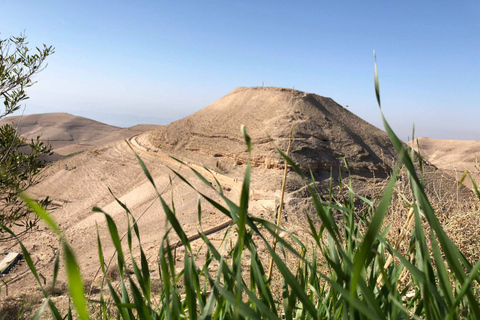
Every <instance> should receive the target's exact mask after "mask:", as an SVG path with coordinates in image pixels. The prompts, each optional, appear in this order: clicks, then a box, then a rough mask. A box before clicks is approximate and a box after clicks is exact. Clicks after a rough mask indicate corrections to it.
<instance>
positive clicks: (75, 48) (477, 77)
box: [0, 0, 480, 140]
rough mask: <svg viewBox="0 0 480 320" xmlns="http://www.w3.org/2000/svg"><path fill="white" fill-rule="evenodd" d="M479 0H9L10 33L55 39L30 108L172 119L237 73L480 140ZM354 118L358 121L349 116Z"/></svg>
mask: <svg viewBox="0 0 480 320" xmlns="http://www.w3.org/2000/svg"><path fill="white" fill-rule="evenodd" d="M479 17H480V2H479V1H322V2H320V1H300V0H298V1H294V0H290V1H286V0H285V1H267V0H256V1H161V0H156V1H106V0H105V1H66V0H64V1H24V0H14V1H12V0H3V1H2V4H1V12H0V32H1V35H0V37H1V38H6V37H9V36H11V35H18V34H19V33H20V32H23V31H26V34H27V36H28V38H29V41H30V44H31V45H41V44H42V43H46V44H49V45H53V46H54V47H55V48H56V53H55V54H54V55H53V56H51V57H50V59H49V61H48V63H49V65H48V67H47V69H46V70H44V71H43V72H42V73H41V74H39V75H38V76H37V77H36V80H37V81H38V83H37V84H36V85H35V86H34V87H32V88H31V89H30V90H29V92H28V93H29V95H30V97H31V99H30V100H28V101H27V103H26V111H25V113H27V114H28V113H40V112H69V113H72V114H75V115H81V116H85V117H89V118H92V119H96V120H99V121H103V122H106V123H109V124H113V125H118V126H130V125H134V124H137V123H158V124H166V123H169V122H171V121H173V120H176V119H179V118H181V117H183V116H186V115H188V114H190V113H193V112H195V111H197V110H199V109H201V108H203V107H205V106H207V105H208V104H210V103H212V102H214V101H215V100H217V99H219V98H220V97H222V96H224V95H225V94H227V93H228V92H230V91H231V90H233V89H235V88H236V87H239V86H261V85H262V82H264V83H265V86H277V87H289V88H291V87H292V86H295V88H296V89H299V90H302V91H307V92H312V93H316V94H319V95H323V96H327V97H331V98H333V99H334V100H335V101H337V102H338V103H340V104H342V105H349V106H350V107H349V109H350V110H351V111H352V112H354V113H355V114H357V115H358V116H360V117H362V118H364V119H365V120H367V121H369V122H370V123H372V124H374V125H376V126H378V127H381V122H380V115H379V112H378V108H377V106H376V101H375V94H374V87H373V56H372V51H373V50H376V52H377V59H378V66H379V72H380V82H381V93H382V103H383V108H384V112H385V114H386V115H387V117H388V119H389V121H390V123H391V124H392V125H393V126H394V128H396V129H397V131H398V133H399V135H400V136H401V138H402V139H404V140H406V139H407V137H408V135H409V134H410V133H411V127H412V124H413V122H415V125H416V132H417V135H418V136H429V137H432V138H442V139H445V138H452V139H471V140H480V125H479V119H480V18H479ZM353 125H355V124H352V126H353Z"/></svg>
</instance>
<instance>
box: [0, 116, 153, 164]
mask: <svg viewBox="0 0 480 320" xmlns="http://www.w3.org/2000/svg"><path fill="white" fill-rule="evenodd" d="M7 123H8V124H12V123H13V125H14V126H15V127H16V128H17V129H18V131H19V133H20V135H22V136H24V137H25V138H26V139H27V140H30V139H36V138H37V136H40V138H41V139H42V140H43V141H46V142H48V143H50V144H51V145H52V146H53V149H54V150H53V151H54V153H55V155H54V156H53V158H52V159H53V160H56V159H58V158H60V157H62V156H67V155H70V154H73V153H76V152H79V151H83V150H85V149H87V148H90V147H95V146H100V145H103V144H106V143H108V142H112V141H115V140H121V139H125V138H129V137H131V136H132V135H135V134H139V133H141V132H144V131H147V130H151V129H154V128H156V127H158V126H157V125H137V126H134V127H131V128H119V127H115V126H111V125H108V124H105V123H102V122H98V121H95V120H91V119H87V118H84V117H79V116H74V115H71V114H68V113H41V114H32V115H25V116H10V117H6V118H4V119H1V120H0V125H3V124H7Z"/></svg>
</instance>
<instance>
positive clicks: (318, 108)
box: [138, 87, 395, 176]
mask: <svg viewBox="0 0 480 320" xmlns="http://www.w3.org/2000/svg"><path fill="white" fill-rule="evenodd" d="M292 123H294V124H295V127H294V133H293V142H292V149H291V156H292V158H293V160H295V161H296V163H298V164H299V165H300V166H301V168H302V169H304V170H309V169H312V170H313V171H314V172H315V173H316V175H317V176H318V175H322V176H323V175H324V174H325V172H328V174H329V173H330V170H331V169H333V170H334V171H337V172H338V167H339V166H340V167H342V166H343V163H344V161H343V158H346V159H347V160H348V161H349V164H350V169H351V173H352V174H355V175H360V176H372V174H375V175H377V176H384V175H385V173H386V171H388V170H389V165H390V164H391V163H392V161H393V159H394V158H395V152H394V149H393V146H392V145H391V143H390V140H389V139H388V136H387V135H386V133H385V132H383V131H381V130H380V129H378V128H376V127H374V126H372V125H371V124H369V123H367V122H366V121H364V120H362V119H360V118H359V117H357V116H356V115H354V114H353V113H351V112H350V111H348V110H346V109H345V108H344V107H342V106H340V105H339V104H337V103H336V102H335V101H333V100H332V99H331V98H326V97H322V96H319V95H316V94H310V93H305V92H302V91H298V90H292V89H284V88H272V87H270V88H263V87H252V88H245V87H240V88H237V89H235V90H233V91H232V92H230V93H229V94H227V95H226V96H224V97H223V98H221V99H219V100H217V101H216V102H214V103H212V104H211V105H209V106H207V107H206V108H204V109H202V110H200V111H198V112H196V113H194V114H192V115H190V116H188V117H185V118H183V119H180V120H178V121H176V122H173V123H172V124H170V125H168V126H164V127H161V128H159V129H158V130H155V131H151V132H148V133H145V134H144V135H143V136H141V137H139V139H138V140H139V142H140V143H142V144H144V145H148V147H149V148H150V149H153V150H162V151H164V152H166V153H171V154H175V155H178V156H183V157H188V158H193V159H195V160H197V161H198V160H199V157H202V156H201V155H203V158H202V162H203V163H204V165H209V164H211V160H209V159H212V158H215V159H216V165H217V166H219V164H220V166H221V167H222V168H224V169H226V170H228V168H230V167H232V166H235V165H238V164H242V163H244V162H246V159H247V154H246V147H245V142H244V141H243V138H242V135H241V133H240V127H241V125H242V124H243V125H245V126H246V127H247V130H248V133H249V135H250V136H251V138H252V144H253V154H252V163H253V164H254V165H255V166H258V167H264V168H280V167H283V166H279V163H282V162H283V161H282V159H281V157H280V156H279V154H278V152H277V151H276V150H275V145H277V146H278V147H279V148H280V149H282V150H285V149H286V147H287V145H288V137H289V132H290V128H291V125H292ZM322 172H323V174H322Z"/></svg>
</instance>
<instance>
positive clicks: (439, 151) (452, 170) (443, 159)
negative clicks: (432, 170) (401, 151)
mask: <svg viewBox="0 0 480 320" xmlns="http://www.w3.org/2000/svg"><path fill="white" fill-rule="evenodd" d="M409 144H410V145H411V146H413V147H414V148H415V150H417V151H418V150H420V154H421V155H422V157H424V159H426V160H428V161H429V162H430V163H432V164H433V165H435V166H436V167H438V168H439V169H442V170H444V171H445V172H448V173H449V174H450V175H451V176H452V177H454V178H455V179H457V180H460V179H462V176H463V174H464V172H465V171H468V173H469V174H470V175H471V177H472V178H473V179H474V181H475V182H476V183H477V184H478V183H479V182H480V163H479V158H478V157H479V156H480V141H474V140H437V139H431V138H418V139H415V141H411V142H409ZM464 183H465V185H467V186H468V187H473V185H472V183H471V180H470V179H469V178H467V179H465V180H464Z"/></svg>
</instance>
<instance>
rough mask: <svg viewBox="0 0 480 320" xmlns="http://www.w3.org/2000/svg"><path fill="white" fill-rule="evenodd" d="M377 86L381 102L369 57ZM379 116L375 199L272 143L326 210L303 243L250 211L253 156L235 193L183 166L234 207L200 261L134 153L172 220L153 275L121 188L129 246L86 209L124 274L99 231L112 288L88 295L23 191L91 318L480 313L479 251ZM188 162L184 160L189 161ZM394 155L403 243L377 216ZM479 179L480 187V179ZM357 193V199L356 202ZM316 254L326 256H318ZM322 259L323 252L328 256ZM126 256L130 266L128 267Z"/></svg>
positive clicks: (82, 311)
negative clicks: (382, 133) (383, 170)
mask: <svg viewBox="0 0 480 320" xmlns="http://www.w3.org/2000/svg"><path fill="white" fill-rule="evenodd" d="M375 91H376V96H377V101H378V104H379V107H380V112H381V113H382V111H381V103H380V89H379V84H378V76H377V67H376V63H375ZM382 118H383V123H384V127H385V130H386V132H387V134H388V135H389V137H390V139H391V141H392V143H393V145H394V147H395V149H396V151H397V153H398V159H399V161H398V163H397V165H396V166H395V168H394V170H393V172H392V175H391V177H390V179H389V181H388V183H387V185H386V187H385V188H384V190H383V194H382V195H381V197H379V201H378V202H373V201H370V200H368V199H366V198H363V197H361V196H359V195H356V194H355V193H354V190H353V189H352V188H351V186H348V185H347V186H344V187H345V188H346V190H348V193H347V194H346V195H344V196H342V197H341V198H337V199H335V198H334V197H333V195H332V194H331V197H330V199H328V200H327V201H325V200H323V199H322V198H321V197H320V195H319V193H318V190H316V184H315V181H314V180H313V179H312V178H311V177H307V176H305V175H304V173H303V172H302V171H301V170H300V169H299V167H298V166H297V165H296V164H295V163H294V162H293V161H292V160H291V159H290V158H289V157H288V156H286V155H285V154H284V153H283V152H282V151H280V150H278V152H279V153H280V154H281V155H282V157H283V158H284V160H285V163H286V164H288V165H289V166H290V167H291V168H292V169H293V170H294V171H295V172H296V173H297V174H299V175H300V176H301V177H302V178H303V179H304V181H305V185H306V187H307V189H308V190H309V192H310V196H311V201H312V203H313V206H314V208H315V214H316V220H317V221H320V222H321V224H318V223H316V222H315V221H313V219H312V218H310V216H308V215H307V220H308V224H309V227H310V242H313V243H314V244H315V245H314V246H313V247H312V246H310V245H309V246H308V248H307V246H306V245H305V244H304V243H302V242H301V241H300V240H298V239H297V238H296V237H295V236H294V235H293V234H291V233H289V232H287V231H286V230H282V229H280V228H279V227H277V226H276V225H275V224H273V223H272V222H270V221H267V220H264V219H260V218H258V217H255V216H252V215H250V214H249V212H248V206H249V190H250V163H249V162H248V163H247V165H246V169H245V175H244V179H243V185H242V191H241V197H240V201H239V203H238V204H237V203H235V202H234V201H232V200H231V199H229V198H228V197H227V196H226V195H225V194H224V192H223V189H222V186H221V184H220V183H219V182H218V181H216V186H217V187H214V185H212V184H211V183H210V182H209V181H208V180H207V178H206V177H204V176H203V175H202V174H200V173H199V172H198V171H196V170H195V169H194V168H191V167H190V169H191V170H192V172H193V173H194V174H195V175H196V176H197V178H198V179H199V180H201V181H202V182H203V183H204V184H205V186H206V187H208V188H211V189H213V190H214V191H215V192H216V194H217V195H218V197H219V198H221V199H222V200H223V202H224V204H221V203H220V202H218V201H216V200H215V199H213V198H212V197H209V196H207V195H206V194H205V193H203V192H201V191H200V190H197V192H198V193H199V195H200V197H201V198H202V199H203V200H202V201H206V202H208V203H209V204H211V205H213V206H214V207H215V208H216V209H217V210H219V211H220V212H221V213H223V214H224V215H226V216H227V217H228V218H230V219H232V220H233V228H234V230H235V232H236V234H237V236H236V237H235V238H233V239H234V240H233V244H232V246H230V245H227V241H224V242H223V243H222V245H221V246H220V248H217V247H216V246H214V245H213V244H212V243H211V241H210V240H209V238H208V237H207V236H206V235H205V234H204V233H203V232H202V231H200V232H199V234H200V237H201V239H202V241H203V245H204V246H205V248H206V259H205V261H204V262H202V263H199V262H198V259H196V253H195V252H194V251H193V250H192V246H191V244H190V241H189V239H188V237H187V235H186V234H185V232H184V230H183V229H182V227H181V224H180V223H179V221H178V220H177V218H176V215H175V207H174V206H173V205H171V206H169V205H168V204H167V203H166V202H165V200H164V199H163V198H162V196H161V194H160V193H159V192H158V190H157V188H156V186H155V183H154V180H153V178H152V176H151V175H150V173H149V171H148V169H147V167H146V166H145V164H144V162H143V161H142V160H141V158H140V157H139V156H138V155H137V158H138V161H139V163H140V165H141V167H142V169H143V171H144V173H145V175H146V176H147V178H148V180H149V181H150V182H151V184H152V186H153V188H154V190H155V192H156V193H157V197H158V199H159V201H160V202H161V204H162V207H163V210H164V212H165V215H166V218H167V221H168V231H167V232H166V234H165V235H164V236H163V239H162V244H161V246H160V248H159V251H158V273H159V275H160V280H157V279H155V280H153V279H152V274H151V272H150V269H149V265H148V261H147V257H146V255H145V253H144V251H143V248H142V245H141V237H140V230H139V228H138V226H137V223H136V220H135V218H134V216H133V215H132V214H131V213H130V211H129V209H128V208H127V206H126V205H125V204H123V203H122V202H121V201H120V200H118V199H117V202H118V203H119V205H121V206H122V207H123V208H124V209H125V212H126V214H127V219H128V229H127V230H128V231H127V246H126V249H125V250H124V245H123V244H122V242H121V240H120V236H119V233H118V230H117V226H116V224H115V222H114V221H113V219H112V218H111V217H110V215H109V214H108V213H106V212H104V211H102V210H101V209H100V208H94V209H93V210H94V211H96V212H101V213H103V214H104V216H105V218H106V221H107V225H108V229H109V233H110V236H111V239H112V241H113V244H114V246H115V249H116V251H117V263H116V265H117V268H118V276H117V278H118V280H117V281H118V283H119V287H118V288H117V287H116V286H115V285H114V284H113V283H112V281H111V279H112V278H111V277H109V276H108V274H107V273H108V271H107V270H106V268H105V258H104V255H103V250H102V243H101V241H100V237H98V238H97V239H98V254H99V260H100V267H101V270H102V272H103V275H104V283H105V287H104V288H105V289H106V291H108V294H107V293H106V292H105V293H104V291H105V290H103V288H102V290H100V299H99V300H98V301H87V299H86V298H85V295H84V289H83V288H84V287H83V284H82V280H81V277H80V272H79V268H78V265H77V263H76V261H75V258H74V255H73V252H72V250H71V248H70V246H69V244H68V243H67V242H66V240H65V238H64V237H63V235H62V233H61V231H60V229H59V228H58V226H57V225H56V224H55V222H54V221H53V220H52V219H51V218H50V216H48V214H47V213H46V212H45V211H44V210H43V209H42V208H41V207H40V206H38V205H37V204H36V203H35V202H33V201H30V200H29V199H26V201H27V204H28V205H29V206H30V207H31V208H32V209H33V210H35V212H37V214H38V215H39V216H40V218H42V219H43V220H44V221H45V222H46V223H47V225H48V226H49V227H50V228H51V229H52V230H54V231H55V232H56V233H57V234H58V235H59V238H60V241H61V244H62V250H63V254H64V258H65V261H66V268H67V276H68V280H69V281H68V282H69V288H70V296H71V300H72V302H73V305H74V307H75V309H76V310H77V315H78V317H79V318H80V319H90V314H89V312H88V309H87V305H88V303H90V304H97V306H99V309H100V312H99V314H97V316H98V317H99V318H102V319H110V318H113V317H115V318H121V319H179V318H188V319H271V320H273V319H406V318H408V319H410V318H414V319H459V318H465V319H479V318H480V303H479V300H478V297H479V292H478V291H476V289H475V288H476V286H478V284H479V281H480V275H479V269H480V261H478V262H476V264H475V265H472V264H471V263H470V262H469V261H468V260H467V259H466V258H465V256H464V255H463V254H462V252H461V251H460V250H459V249H458V248H457V247H456V246H455V245H454V243H453V242H452V240H451V239H450V238H449V237H448V236H447V234H446V233H445V231H444V229H443V228H442V226H441V224H440V222H439V220H438V219H437V217H436V215H435V211H434V209H433V208H432V206H431V204H430V202H429V200H428V198H427V196H426V194H425V190H424V187H423V184H422V180H421V178H420V177H419V176H418V174H417V170H416V169H415V166H414V162H415V161H416V159H415V155H414V154H413V153H408V152H407V150H406V149H405V146H404V144H403V143H402V142H401V141H400V140H399V139H398V137H397V136H396V135H395V133H394V132H393V131H392V129H391V128H390V126H389V124H388V122H387V121H386V120H385V118H384V117H383V113H382ZM242 133H243V136H244V138H245V142H246V145H247V148H248V152H250V151H251V148H252V146H251V141H250V138H249V136H248V134H247V132H246V130H245V128H242ZM177 161H179V162H181V161H180V160H177ZM183 165H185V166H188V165H187V164H185V163H183ZM401 167H404V168H405V170H406V172H407V175H408V181H409V185H410V188H411V190H412V194H413V201H411V202H410V207H409V212H410V215H409V217H410V218H409V219H410V221H411V226H410V225H409V224H406V227H407V228H408V229H409V230H408V231H411V237H410V239H408V238H406V237H405V242H406V243H408V246H407V252H406V254H402V253H400V252H399V251H398V244H397V243H392V242H391V241H389V240H388V239H387V236H386V235H387V232H388V227H387V228H386V229H385V228H384V227H383V226H384V219H385V216H386V215H387V213H388V211H389V207H390V204H391V200H392V197H393V195H394V187H395V183H396V180H397V175H398V172H399V170H400V168H401ZM174 174H175V175H176V176H177V177H178V178H179V179H180V180H182V181H183V182H184V183H186V184H187V185H189V186H190V187H191V188H194V189H195V187H194V185H193V184H190V182H189V181H188V180H187V179H185V178H184V177H183V176H182V175H181V174H180V173H179V172H175V171H174ZM213 177H214V176H213ZM473 183H474V182H473ZM474 187H475V190H476V193H477V195H478V196H479V198H480V192H479V191H478V189H477V187H476V185H475V184H474ZM355 199H360V200H361V201H362V202H363V204H364V205H363V206H362V210H361V211H359V210H358V204H357V205H356V204H355ZM201 203H202V202H201V201H199V203H198V216H199V220H201V218H202V205H201ZM338 217H341V219H338ZM422 223H426V224H427V225H428V227H429V228H428V232H426V233H425V232H424V230H425V229H424V227H423V226H422ZM318 225H319V227H318ZM7 231H8V229H7ZM170 234H175V235H176V237H178V238H179V239H180V242H181V245H182V246H183V247H184V248H185V250H184V257H183V266H182V267H181V269H180V271H178V269H177V267H178V265H176V264H175V261H174V253H173V250H174V249H173V248H174V246H176V244H175V245H172V244H171V242H170V239H171V237H170ZM272 238H273V239H275V241H276V242H277V244H278V250H274V249H273V248H272V245H271V243H272V242H271V240H270V239H272ZM230 239H232V238H230ZM134 241H138V243H139V247H138V251H139V252H138V256H139V259H134V256H137V255H136V253H134V249H133V245H132V243H133V242H134ZM20 245H21V247H22V251H23V254H24V256H25V259H26V260H27V263H28V264H29V266H30V268H31V270H32V272H33V274H34V275H35V277H36V278H37V280H39V279H38V276H37V273H36V270H35V266H34V265H33V264H32V263H31V259H30V258H29V257H30V256H29V254H28V252H27V250H26V249H25V248H24V247H23V245H22V244H21V243H20ZM260 248H265V249H266V250H267V251H268V254H269V258H271V259H272V260H273V263H274V268H276V270H277V272H279V273H280V274H281V279H282V283H281V285H280V288H281V295H280V297H279V295H278V294H275V292H272V287H273V284H272V283H271V282H270V281H269V279H268V278H267V275H266V273H267V272H266V271H267V270H266V263H267V262H268V261H263V260H262V259H260V257H259V249H260ZM286 255H290V256H294V257H296V259H297V260H298V264H297V267H296V268H292V267H291V266H288V265H287V264H286V262H285V256H286ZM320 256H321V257H322V259H318V257H320ZM29 261H30V262H29ZM319 261H324V263H323V265H320V264H319ZM127 263H128V264H129V268H130V266H131V269H132V271H133V272H131V273H130V272H126V271H125V270H126V265H127ZM213 264H217V265H218V268H215V271H212V270H211V268H210V267H211V266H212V265H213ZM56 266H57V267H55V268H54V269H55V274H54V279H56V277H57V273H58V264H56ZM180 279H182V280H183V285H182V286H178V285H177V284H178V283H179V281H180ZM403 279H408V280H406V281H403ZM54 282H55V281H54ZM38 283H39V285H40V287H41V288H42V292H44V294H45V298H46V300H45V302H44V304H43V305H42V307H41V308H40V310H38V312H37V314H36V315H35V317H39V316H40V315H41V314H42V313H43V312H44V311H45V310H46V309H47V308H48V309H50V312H51V315H52V317H53V318H54V319H63V317H62V316H61V315H60V314H59V312H58V310H57V309H56V307H55V305H54V304H53V303H52V301H51V300H50V298H49V296H48V294H47V292H46V291H45V290H44V289H43V287H42V284H41V282H40V281H38ZM67 316H68V317H69V318H71V317H72V316H73V312H72V311H71V310H69V312H68V314H67Z"/></svg>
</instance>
